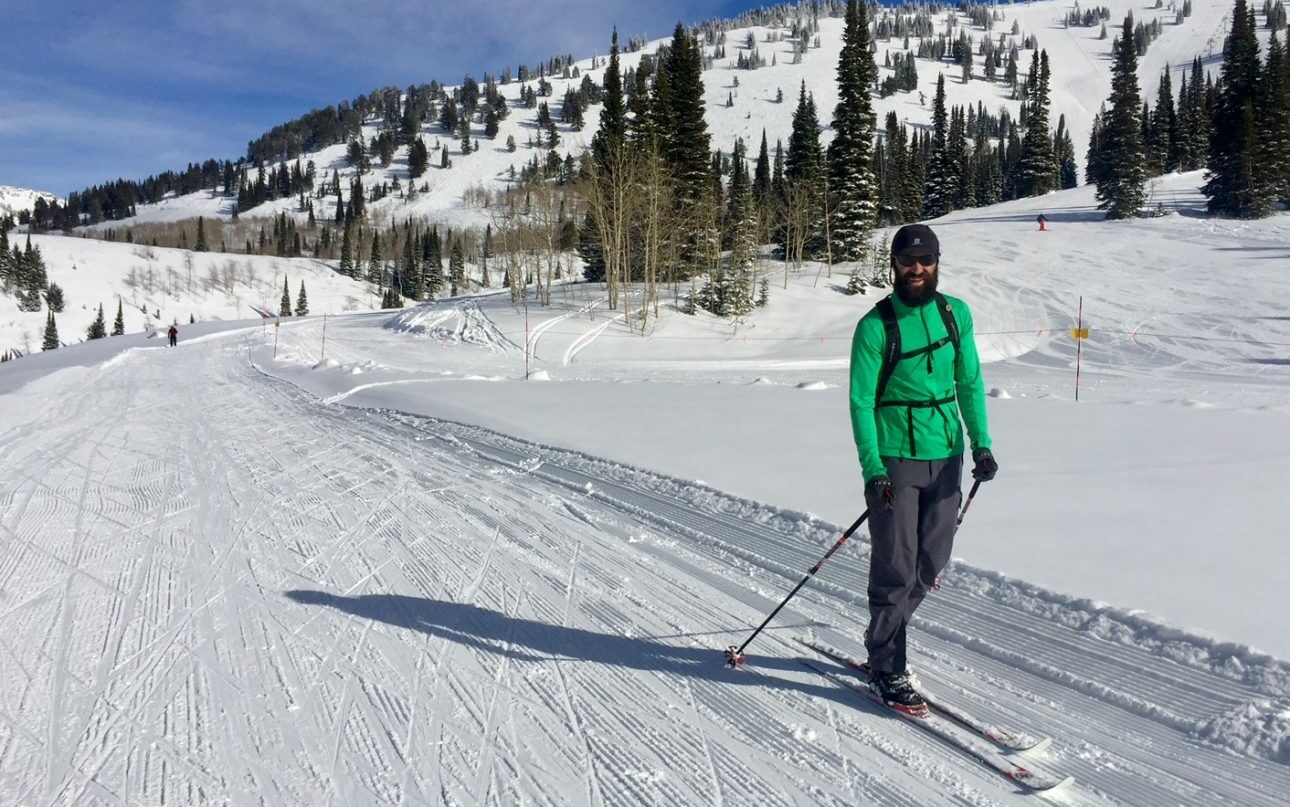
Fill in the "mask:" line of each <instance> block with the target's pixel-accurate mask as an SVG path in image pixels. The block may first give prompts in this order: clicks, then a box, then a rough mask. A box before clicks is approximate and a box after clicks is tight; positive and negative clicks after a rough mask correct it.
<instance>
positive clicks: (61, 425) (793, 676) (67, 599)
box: [0, 303, 1290, 807]
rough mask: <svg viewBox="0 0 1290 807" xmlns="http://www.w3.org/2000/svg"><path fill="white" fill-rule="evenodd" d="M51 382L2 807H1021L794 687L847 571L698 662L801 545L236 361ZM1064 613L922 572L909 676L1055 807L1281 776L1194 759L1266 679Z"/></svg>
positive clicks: (2, 582) (8, 440)
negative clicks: (58, 387) (1044, 779)
mask: <svg viewBox="0 0 1290 807" xmlns="http://www.w3.org/2000/svg"><path fill="white" fill-rule="evenodd" d="M592 305H594V303H593V304H592ZM449 318H454V319H455V325H453V327H452V332H451V333H452V337H451V338H454V339H462V340H467V341H473V342H477V343H479V344H487V345H490V346H493V347H496V348H498V349H509V347H508V344H509V343H508V342H507V341H506V340H505V338H504V337H502V336H501V335H500V334H497V333H495V329H491V330H490V326H488V325H487V324H486V323H484V322H481V321H480V315H479V312H478V311H477V310H475V309H472V308H471V307H463V308H454V309H453V311H452V312H442V313H441V314H436V315H435V316H434V318H433V319H431V320H429V321H428V322H426V323H417V325H419V326H421V327H424V328H426V329H427V330H432V331H435V332H437V333H440V334H442V333H444V330H443V329H442V328H441V326H443V325H444V324H445V323H447V322H448V320H449ZM559 319H560V318H556V319H555V320H549V321H548V322H544V323H542V324H541V325H539V326H538V328H537V329H536V330H535V331H534V333H533V334H532V335H530V347H532V348H535V347H536V342H537V340H538V338H539V337H540V336H541V335H542V333H543V332H544V331H545V330H546V327H549V324H553V323H554V322H556V321H559ZM608 324H609V323H608V322H606V323H602V324H601V325H598V326H595V327H593V328H592V329H591V330H590V331H589V332H588V333H587V334H584V335H583V336H582V337H579V339H578V340H575V342H574V344H572V345H570V346H569V348H568V352H566V356H565V360H566V362H567V361H569V360H572V358H573V355H572V354H574V353H576V352H577V350H576V349H581V347H585V346H586V345H588V344H590V343H591V342H592V341H594V338H595V336H596V335H598V334H599V332H600V331H603V329H604V328H605V327H607V326H608ZM544 326H545V327H544ZM66 384H67V392H66V394H63V395H50V394H49V393H48V390H46V391H44V393H42V395H41V396H40V398H39V400H36V398H35V397H34V396H33V397H32V398H31V399H30V400H27V399H25V398H24V397H23V395H22V394H21V393H20V394H18V395H15V396H11V397H10V398H9V401H11V402H13V403H14V404H15V405H17V406H19V408H20V410H21V411H20V412H19V413H18V414H17V415H16V416H15V417H14V418H13V419H12V420H11V421H10V425H7V426H4V427H0V454H3V455H4V456H5V457H8V458H12V461H11V462H9V463H7V464H6V465H5V468H4V470H3V471H0V473H2V474H3V477H0V547H2V551H0V681H3V682H4V685H3V686H2V687H0V804H23V805H26V804H39V805H63V804H131V805H133V804H176V803H178V804H256V803H262V802H263V803H281V804H363V803H388V804H421V803H444V804H498V805H502V804H514V803H531V804H540V805H565V804H574V805H588V807H601V806H602V805H638V804H667V805H673V804H705V805H706V804H737V803H752V804H839V805H841V804H855V803H865V804H876V805H890V807H896V805H905V804H955V805H977V806H980V805H1006V804H1026V803H1034V801H1035V799H1036V797H1035V796H1028V795H1024V794H1021V793H1020V792H1019V791H1017V790H1016V789H1015V788H1014V787H1012V786H1010V785H1009V784H1008V783H1007V782H1006V781H1002V780H1001V779H1000V778H999V777H998V776H997V774H994V773H992V772H989V771H986V770H984V769H983V768H982V767H981V766H979V765H978V764H977V763H975V762H973V761H972V760H969V759H966V758H964V757H961V756H959V755H957V754H956V752H954V751H953V750H951V749H949V748H947V747H946V746H945V745H944V744H943V743H941V742H939V741H938V740H936V739H935V738H934V737H931V736H930V735H926V734H925V733H923V732H920V731H919V730H918V729H917V728H916V727H913V726H910V725H907V724H906V723H904V722H903V721H899V720H896V719H893V718H890V717H888V716H887V715H884V714H882V713H880V712H879V711H878V710H876V709H875V708H874V707H872V706H871V705H869V704H868V703H867V702H866V701H864V700H863V699H861V698H858V697H856V696H855V694H854V693H851V692H848V691H846V690H845V689H843V688H841V687H838V686H836V685H835V684H833V683H832V682H829V681H828V680H827V679H825V678H823V677H822V676H819V675H818V674H815V673H813V672H811V671H810V670H807V669H806V668H805V667H804V666H803V665H801V664H800V663H798V661H797V658H798V657H799V656H800V655H801V652H800V650H799V649H798V648H797V647H795V646H794V644H793V643H792V641H791V637H792V636H794V635H797V634H801V633H813V634H814V635H816V636H818V637H819V638H821V639H822V640H823V641H827V642H829V643H830V644H833V645H835V646H837V647H839V648H842V649H844V650H847V651H849V652H853V653H857V654H859V653H860V652H861V651H862V643H861V641H860V636H861V633H862V631H863V627H864V624H865V621H866V614H865V601H864V590H865V586H866V575H867V547H866V546H865V544H864V543H863V542H853V544H852V545H850V546H849V547H848V548H847V549H846V550H844V551H843V552H842V553H841V554H840V555H838V556H837V557H835V559H834V560H833V561H831V564H830V565H829V566H827V567H826V570H825V571H823V572H822V573H821V574H820V575H819V576H818V577H817V578H816V580H814V581H813V582H812V584H811V585H810V586H808V587H807V588H806V589H804V590H803V592H802V593H801V594H800V595H799V597H798V598H797V600H795V601H794V602H793V604H792V605H791V606H790V607H789V608H787V609H786V610H785V611H784V612H783V613H781V615H780V616H779V617H778V618H777V621H776V623H775V624H774V625H772V626H771V627H770V628H769V629H768V630H767V631H766V632H765V633H764V634H763V635H762V636H761V637H759V639H758V642H757V643H756V644H754V645H753V646H751V647H750V648H749V652H750V655H751V657H752V661H751V663H750V665H749V668H748V669H747V670H743V671H732V670H727V669H725V668H724V667H723V666H722V664H721V653H720V648H721V647H724V646H725V645H727V644H730V643H737V642H739V641H742V639H743V638H744V637H745V636H746V635H747V633H748V632H749V631H750V630H751V626H753V625H755V624H757V622H759V621H760V619H761V618H762V617H763V616H764V615H765V614H766V613H767V612H768V611H769V610H770V608H772V607H773V606H774V604H775V603H776V602H777V601H778V600H779V599H780V598H781V597H782V596H783V594H784V593H786V592H787V590H788V589H789V588H790V587H791V585H792V583H793V582H795V580H796V579H797V578H798V577H799V576H800V575H801V574H802V572H803V570H804V569H805V568H807V567H808V566H810V565H811V563H812V562H813V561H814V560H815V559H816V558H817V557H818V555H819V554H820V552H821V551H822V550H823V548H824V547H826V546H827V545H828V544H829V543H830V542H831V541H832V540H833V539H834V538H835V537H836V535H835V528H834V527H832V526H831V525H827V524H821V523H817V522H814V521H812V520H810V519H807V518H805V517H802V516H797V515H794V514H791V513H783V512H780V511H776V510H775V509H774V508H771V507H768V506H765V505H757V504H754V503H750V502H745V501H741V500H738V499H735V498H733V497H729V496H726V495H724V494H721V493H719V492H717V491H713V490H711V489H708V488H706V487H703V486H701V485H694V484H690V483H684V482H679V481H677V480H673V479H669V478H666V477H662V476H658V475H652V474H648V473H645V472H641V471H636V470H633V469H630V468H624V467H622V466H618V465H614V464H612V463H607V462H605V461H602V460H598V459H596V458H594V457H587V456H583V455H579V454H575V453H571V452H565V451H560V450H556V449H552V448H548V447H543V446H537V445H533V444H529V443H524V442H521V441H518V440H515V439H512V438H509V437H506V436H504V435H500V434H496V433H493V432H489V431H486V430H483V429H479V428H475V427H471V426H466V425H462V424H455V423H449V422H441V421H433V420H428V419H423V418H415V417H411V416H406V415H401V414H398V413H391V412H378V411H366V410H357V409H350V408H347V407H344V406H337V405H329V404H325V403H321V402H319V401H317V400H314V399H312V398H310V397H309V396H307V395H306V394H304V393H302V392H300V391H298V390H296V389H295V388H294V387H292V386H290V385H288V384H285V383H283V382H279V381H276V380H274V379H271V378H269V377H267V376H265V375H264V374H262V373H261V372H259V371H258V370H256V369H255V368H254V367H253V366H251V365H250V364H249V362H248V360H247V358H246V352H245V347H238V348H230V346H228V345H227V344H224V345H220V344H218V343H211V344H204V345H192V346H190V347H189V348H187V349H186V350H184V351H182V352H181V351H174V352H157V351H154V352H149V353H148V354H146V355H144V354H140V355H137V356H131V357H129V358H127V359H124V360H123V361H122V362H121V363H120V366H118V367H116V368H114V369H113V371H111V372H108V371H94V370H88V371H84V372H79V371H78V373H77V374H74V375H72V376H68V380H67V382H66ZM87 388H88V389H87ZM143 389H148V390H153V391H157V392H154V393H152V394H149V395H146V396H145V395H141V394H140V392H139V391H140V390H143ZM15 468H16V469H22V470H21V471H19V472H14V471H12V470H11V469H15ZM1099 618H1100V619H1102V620H1105V619H1106V618H1105V617H1096V616H1092V617H1090V616H1088V615H1082V614H1080V613H1079V612H1078V610H1077V609H1075V608H1064V609H1063V608H1061V607H1058V606H1054V605H1053V604H1052V603H1047V602H1043V601H1040V600H1039V599H1037V598H1035V597H1033V596H1031V595H1029V594H1028V593H1027V592H1026V591H1025V590H1024V589H1021V588H1020V587H1012V586H1010V585H1009V584H1007V583H1002V582H998V581H995V580H993V579H990V578H986V577H984V576H981V575H977V574H975V573H972V572H971V571H970V570H951V573H950V574H949V576H948V580H947V584H946V586H945V587H944V588H943V589H942V590H941V591H940V592H939V593H938V594H936V595H934V596H932V597H930V598H929V599H928V601H927V602H926V603H925V605H924V607H923V609H922V610H921V611H920V615H919V625H918V631H917V632H916V634H915V636H916V645H917V650H918V652H917V656H916V661H915V664H916V667H917V671H918V674H919V675H920V677H921V679H922V681H923V683H924V685H925V686H927V687H929V688H931V689H934V690H936V691H937V692H940V693H943V694H945V695H946V696H949V697H952V698H953V699H954V700H955V702H958V703H961V704H962V705H964V706H965V707H966V708H968V709H969V710H970V711H972V712H973V714H975V715H977V716H978V717H980V718H981V719H983V720H986V721H988V722H992V723H995V724H997V725H1000V726H1003V727H1008V728H1011V729H1014V730H1021V731H1026V732H1029V733H1031V734H1033V735H1035V736H1051V737H1053V738H1054V740H1055V742H1054V743H1053V745H1052V746H1051V748H1049V749H1048V750H1047V751H1045V752H1043V753H1041V754H1038V755H1035V756H1034V757H1033V759H1031V758H1027V764H1034V765H1037V766H1039V767H1042V768H1045V769H1047V770H1052V771H1056V772H1061V773H1066V774H1072V775H1074V776H1075V778H1076V782H1075V784H1074V785H1073V786H1071V787H1070V788H1068V789H1067V790H1066V791H1065V792H1064V793H1063V794H1062V795H1061V796H1060V797H1059V798H1060V799H1061V800H1062V801H1063V803H1068V804H1074V805H1086V804H1088V805H1091V804H1114V805H1134V807H1138V806H1139V805H1143V806H1145V805H1157V804H1160V805H1163V804H1171V805H1172V804H1183V805H1209V804H1214V803H1232V804H1241V805H1273V804H1283V803H1284V794H1285V793H1286V792H1290V770H1287V767H1286V766H1284V765H1279V764H1277V763H1275V762H1271V761H1267V760H1262V759H1258V758H1253V757H1250V756H1248V755H1241V754H1238V753H1235V752H1233V751H1231V750H1227V749H1223V748H1218V747H1213V746H1210V745H1206V744H1205V743H1203V742H1201V741H1200V740H1198V739H1196V737H1197V736H1198V733H1199V731H1200V730H1201V728H1202V727H1203V726H1204V725H1205V724H1206V723H1207V721H1210V720H1212V719H1213V718H1215V717H1216V716H1219V715H1223V714H1226V713H1228V712H1231V711H1233V710H1236V709H1239V708H1242V707H1244V706H1245V705H1246V704H1248V703H1252V702H1253V703H1261V702H1271V703H1272V704H1273V706H1272V707H1271V708H1273V709H1285V708H1286V705H1287V698H1286V695H1285V692H1284V688H1283V687H1282V686H1281V684H1283V682H1284V678H1285V676H1284V674H1281V675H1278V674H1275V672H1276V671H1275V670H1274V671H1273V673H1272V674H1269V673H1266V671H1265V672H1264V673H1263V674H1260V673H1259V672H1257V671H1254V672H1251V671H1249V670H1241V669H1237V670H1228V669H1226V668H1224V667H1223V666H1222V665H1221V664H1220V663H1219V662H1215V663H1214V664H1213V665H1210V664H1207V663H1206V662H1205V661H1204V659H1205V658H1206V655H1205V653H1203V652H1200V651H1198V650H1196V649H1195V648H1191V649H1189V648H1187V647H1160V648H1156V647H1153V646H1150V645H1147V644H1141V643H1135V642H1134V641H1133V631H1132V626H1107V625H1104V624H1099V623H1097V620H1098V619H1099ZM1105 635H1113V636H1122V637H1124V638H1122V639H1121V640H1120V641H1115V642H1112V641H1108V640H1107V639H1105V638H1101V637H1102V636H1105ZM1055 798H1058V797H1055Z"/></svg>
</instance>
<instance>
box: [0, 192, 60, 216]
mask: <svg viewBox="0 0 1290 807" xmlns="http://www.w3.org/2000/svg"><path fill="white" fill-rule="evenodd" d="M37 199H44V200H45V201H46V202H58V203H59V204H64V203H65V202H66V200H65V199H61V198H59V197H58V196H55V195H54V194H52V193H46V192H45V191H35V190H31V189H29V188H15V187H13V186H12V185H0V218H5V217H7V216H13V217H14V218H15V219H16V218H18V215H19V214H20V213H23V212H26V211H28V210H31V209H32V208H33V207H35V206H36V200H37Z"/></svg>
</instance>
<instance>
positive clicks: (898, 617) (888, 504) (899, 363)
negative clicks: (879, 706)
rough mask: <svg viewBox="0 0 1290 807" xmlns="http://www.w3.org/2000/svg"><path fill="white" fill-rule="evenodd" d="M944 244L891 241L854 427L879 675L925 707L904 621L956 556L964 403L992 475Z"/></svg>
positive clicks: (981, 460)
mask: <svg viewBox="0 0 1290 807" xmlns="http://www.w3.org/2000/svg"><path fill="white" fill-rule="evenodd" d="M939 263H940V242H939V241H938V240H937V238H936V234H935V233H933V232H932V229H931V228H930V227H928V226H926V225H923V224H910V225H906V226H904V227H901V228H900V230H898V231H897V232H896V235H895V237H894V238H893V240H892V243H891V267H892V272H893V273H894V276H895V283H894V293H893V294H891V295H888V296H887V297H885V298H884V299H882V300H879V301H878V304H877V305H876V306H874V308H873V310H872V311H870V312H869V313H867V314H865V315H864V317H862V318H861V319H860V322H859V324H857V325H856V331H855V338H854V340H853V342H852V346H851V427H852V431H853V433H854V436H855V443H856V448H857V449H858V450H859V453H860V465H861V469H862V471H863V473H864V482H865V502H866V504H868V506H869V510H870V516H869V532H870V536H871V538H872V544H873V549H872V554H871V557H870V564H869V627H868V630H866V631H865V647H866V649H867V650H868V651H869V666H870V670H871V676H872V679H871V684H872V685H873V686H874V687H875V689H876V690H877V691H878V693H879V694H880V695H881V696H882V699H883V701H884V702H885V703H887V704H888V705H889V706H892V707H894V708H897V709H900V710H902V711H906V712H915V713H917V712H921V711H923V710H924V709H925V708H926V707H925V706H924V701H923V698H922V697H921V696H920V695H919V694H918V692H917V690H916V689H915V688H914V687H913V685H912V684H911V683H910V679H909V674H908V667H907V666H906V636H905V634H906V629H907V628H908V626H909V621H910V619H911V618H912V617H913V615H914V611H915V610H916V609H917V608H918V606H919V604H920V603H921V602H922V601H923V597H924V596H926V594H927V592H928V590H930V589H931V588H933V586H934V585H935V583H936V579H937V575H939V574H940V573H941V571H942V570H943V569H944V568H945V565H946V564H947V563H948V562H949V559H950V550H951V548H952V546H953V542H954V530H955V526H956V523H955V522H956V520H957V516H958V509H959V504H960V502H961V501H962V499H963V493H962V491H961V490H960V480H961V478H962V473H963V451H964V447H963V426H962V424H961V423H960V420H959V413H960V411H961V412H962V416H963V421H964V422H966V424H967V431H968V435H969V436H970V438H971V441H972V459H973V462H974V464H975V466H974V468H973V470H972V476H973V477H975V478H977V479H981V480H983V481H984V480H990V479H993V478H994V475H995V473H996V472H997V471H998V465H997V464H996V463H995V460H994V455H993V454H992V453H991V452H990V433H989V430H988V429H987V426H986V412H985V387H984V383H983V381H982V379H981V364H980V360H979V359H978V357H977V351H976V342H975V336H974V333H973V328H972V314H971V312H970V311H969V310H968V307H967V304H966V303H964V302H963V301H962V300H959V299H957V298H954V297H947V296H945V295H942V294H940V293H938V292H937V291H936V282H937V275H938V273H939Z"/></svg>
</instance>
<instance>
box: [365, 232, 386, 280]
mask: <svg viewBox="0 0 1290 807" xmlns="http://www.w3.org/2000/svg"><path fill="white" fill-rule="evenodd" d="M367 281H368V282H369V283H374V284H376V287H377V288H378V289H381V288H385V258H384V256H383V255H382V254H381V234H380V233H373V234H372V253H371V255H370V256H369V258H368V262H367Z"/></svg>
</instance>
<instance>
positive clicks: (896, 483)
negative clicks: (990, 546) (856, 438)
mask: <svg viewBox="0 0 1290 807" xmlns="http://www.w3.org/2000/svg"><path fill="white" fill-rule="evenodd" d="M883 462H884V463H885V464H886V466H887V474H888V476H890V477H891V488H892V493H893V494H894V495H895V497H894V500H893V502H892V508H891V509H890V510H877V511H874V512H873V513H871V514H870V515H869V536H870V540H871V544H872V554H871V555H870V559H869V629H868V630H867V631H865V647H866V649H868V651H869V666H870V667H872V668H873V669H874V670H875V671H877V672H882V673H903V672H905V664H906V658H905V631H906V629H907V628H908V627H909V621H910V619H912V618H913V616H914V611H915V610H917V609H918V606H919V604H920V603H922V601H923V597H925V596H927V592H928V591H929V590H930V589H931V588H932V586H933V585H934V584H935V582H936V577H937V575H939V574H940V573H941V571H942V570H944V568H945V566H946V564H947V563H949V561H950V551H951V550H952V549H953V547H954V530H955V527H956V522H957V520H958V511H959V504H960V503H961V502H962V500H963V492H962V490H960V487H959V486H960V482H961V479H962V476H963V456H962V455H959V456H957V457H950V458H949V459H944V460H908V459H897V458H894V457H884V458H883Z"/></svg>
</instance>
